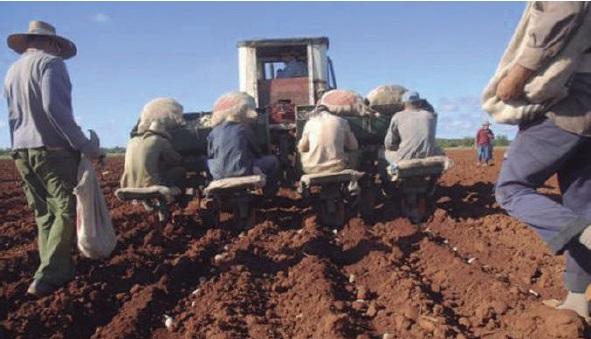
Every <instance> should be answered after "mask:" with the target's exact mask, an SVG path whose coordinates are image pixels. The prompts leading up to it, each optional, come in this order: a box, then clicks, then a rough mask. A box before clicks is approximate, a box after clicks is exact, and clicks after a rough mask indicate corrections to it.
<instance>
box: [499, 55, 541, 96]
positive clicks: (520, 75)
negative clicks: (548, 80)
mask: <svg viewBox="0 0 591 339" xmlns="http://www.w3.org/2000/svg"><path fill="white" fill-rule="evenodd" d="M532 74H533V71H532V70H530V69H527V68H525V67H523V66H521V65H519V64H515V65H514V66H513V67H512V68H511V69H510V70H509V72H508V73H507V75H506V76H505V77H504V78H503V79H501V81H500V82H499V84H498V85H497V96H498V97H499V98H500V99H501V100H503V101H504V102H507V101H511V100H514V99H517V98H519V97H521V96H522V95H523V90H524V88H525V84H526V83H527V81H528V80H529V78H530V77H531V75H532Z"/></svg>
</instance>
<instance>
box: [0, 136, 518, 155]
mask: <svg viewBox="0 0 591 339" xmlns="http://www.w3.org/2000/svg"><path fill="white" fill-rule="evenodd" d="M436 143H437V145H438V146H440V147H443V148H453V147H472V146H474V138H473V137H464V138H455V139H454V138H452V139H446V138H437V139H436ZM510 143H511V141H510V140H509V138H507V136H506V135H499V136H497V137H496V139H495V141H494V145H495V146H501V147H502V146H509V144H510ZM103 150H104V151H105V152H106V153H107V154H123V153H125V147H119V146H117V147H108V148H103ZM9 154H10V148H0V156H8V155H9Z"/></svg>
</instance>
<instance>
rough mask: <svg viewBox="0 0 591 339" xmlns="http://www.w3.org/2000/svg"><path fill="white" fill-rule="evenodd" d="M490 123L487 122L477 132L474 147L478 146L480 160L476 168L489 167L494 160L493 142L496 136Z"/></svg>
mask: <svg viewBox="0 0 591 339" xmlns="http://www.w3.org/2000/svg"><path fill="white" fill-rule="evenodd" d="M489 126H490V123H489V122H488V121H485V122H484V123H483V124H482V127H481V128H479V129H478V132H476V138H474V145H475V146H476V152H477V153H478V160H477V162H476V166H480V165H485V166H488V162H489V161H490V160H491V159H492V150H493V140H494V138H495V135H494V133H493V131H491V130H490V128H489Z"/></svg>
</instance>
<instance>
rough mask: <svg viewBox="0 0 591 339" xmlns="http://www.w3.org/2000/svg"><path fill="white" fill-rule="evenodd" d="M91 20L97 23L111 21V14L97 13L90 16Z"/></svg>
mask: <svg viewBox="0 0 591 339" xmlns="http://www.w3.org/2000/svg"><path fill="white" fill-rule="evenodd" d="M92 21H94V22H97V23H101V24H102V23H106V22H109V21H111V16H110V15H108V14H105V13H97V14H95V15H94V16H93V17H92Z"/></svg>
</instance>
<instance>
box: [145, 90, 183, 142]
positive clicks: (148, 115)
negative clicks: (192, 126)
mask: <svg viewBox="0 0 591 339" xmlns="http://www.w3.org/2000/svg"><path fill="white" fill-rule="evenodd" d="M155 121H156V122H158V124H157V125H158V126H159V128H160V129H165V130H172V129H174V128H177V127H179V126H183V125H184V124H185V120H184V119H183V106H182V105H181V104H179V103H178V102H177V101H176V100H174V99H172V98H156V99H153V100H150V101H149V102H148V103H147V104H146V105H145V106H144V108H143V110H142V113H141V114H140V121H139V124H138V127H137V133H138V134H143V133H145V132H146V131H148V130H149V129H150V126H151V125H152V123H153V122H155Z"/></svg>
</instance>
